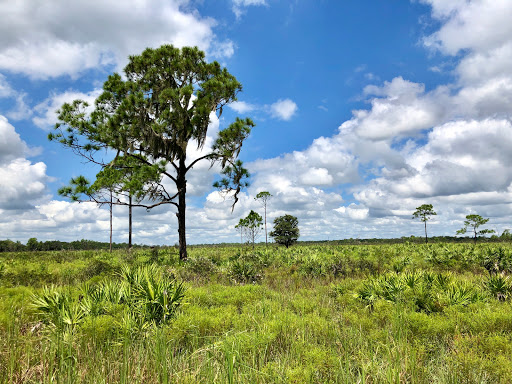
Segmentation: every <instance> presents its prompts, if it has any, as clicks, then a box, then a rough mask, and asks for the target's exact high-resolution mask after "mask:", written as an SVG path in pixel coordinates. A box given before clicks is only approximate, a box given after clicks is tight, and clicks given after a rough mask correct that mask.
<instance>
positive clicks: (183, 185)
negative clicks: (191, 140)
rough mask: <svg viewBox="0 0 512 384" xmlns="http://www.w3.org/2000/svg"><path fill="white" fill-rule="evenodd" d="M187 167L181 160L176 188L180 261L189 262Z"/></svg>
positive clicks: (183, 160)
mask: <svg viewBox="0 0 512 384" xmlns="http://www.w3.org/2000/svg"><path fill="white" fill-rule="evenodd" d="M186 172H187V167H186V166H185V159H184V158H182V159H180V164H179V169H178V175H177V177H176V187H177V188H178V212H177V213H176V216H177V217H178V241H179V245H180V260H181V261H185V260H187V238H186V232H185V230H186V223H185V210H186V206H187V205H186V202H185V195H186V193H187V180H186V179H185V175H186Z"/></svg>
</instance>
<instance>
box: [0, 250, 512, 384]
mask: <svg viewBox="0 0 512 384" xmlns="http://www.w3.org/2000/svg"><path fill="white" fill-rule="evenodd" d="M511 272H512V246H511V245H510V244H509V243H494V244H476V245H474V244H468V243H466V244H446V243H437V244H428V245H419V244H408V243H405V244H393V245H333V244H329V243H326V244H319V245H297V246H294V247H290V248H289V249H286V248H284V247H277V246H276V245H272V246H270V245H269V246H268V248H265V246H257V247H256V249H255V250H253V249H252V248H250V247H249V248H244V249H243V250H241V249H240V248H239V247H235V246H230V247H228V246H226V247H191V248H190V253H189V260H188V261H187V262H180V260H179V254H178V251H177V250H175V249H173V248H169V249H160V250H157V249H154V250H150V249H146V250H134V251H133V252H132V253H127V252H126V251H115V252H114V253H112V254H110V253H108V252H105V251H58V252H19V253H0V382H1V383H117V382H120V383H180V384H181V383H510V382H512V359H511V357H512V305H511V300H510V299H511V297H512V286H511V280H510V279H509V277H508V276H509V274H510V273H511Z"/></svg>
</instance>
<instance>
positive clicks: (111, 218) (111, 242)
mask: <svg viewBox="0 0 512 384" xmlns="http://www.w3.org/2000/svg"><path fill="white" fill-rule="evenodd" d="M110 253H112V190H110Z"/></svg>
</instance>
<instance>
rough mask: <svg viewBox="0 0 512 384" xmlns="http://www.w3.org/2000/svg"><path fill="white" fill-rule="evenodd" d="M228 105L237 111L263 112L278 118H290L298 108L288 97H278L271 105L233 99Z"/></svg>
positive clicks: (286, 119)
mask: <svg viewBox="0 0 512 384" xmlns="http://www.w3.org/2000/svg"><path fill="white" fill-rule="evenodd" d="M229 107H230V108H231V109H232V110H234V111H235V112H237V113H241V114H242V113H247V112H263V113H264V114H268V115H270V117H272V118H274V119H279V120H285V121H288V120H290V119H291V118H292V117H293V116H294V115H295V113H296V112H297V110H298V107H297V104H295V102H294V101H293V100H290V99H279V100H278V101H276V102H275V103H273V104H271V105H258V104H250V103H247V102H245V101H234V102H232V103H231V104H229Z"/></svg>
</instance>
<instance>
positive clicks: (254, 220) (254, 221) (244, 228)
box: [235, 209, 263, 248]
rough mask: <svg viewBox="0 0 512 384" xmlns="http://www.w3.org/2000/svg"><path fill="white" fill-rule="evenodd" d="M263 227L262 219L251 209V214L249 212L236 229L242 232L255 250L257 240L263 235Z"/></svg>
mask: <svg viewBox="0 0 512 384" xmlns="http://www.w3.org/2000/svg"><path fill="white" fill-rule="evenodd" d="M262 226H263V219H262V217H261V216H260V215H259V214H258V213H257V212H254V211H253V210H252V209H251V212H249V214H248V215H247V216H246V217H245V218H243V219H240V221H239V222H238V224H237V225H236V226H235V228H237V229H238V230H240V233H241V235H242V236H245V238H246V239H247V241H248V242H249V243H251V244H252V247H253V248H254V245H255V242H256V239H257V238H258V236H259V235H260V233H261V229H262Z"/></svg>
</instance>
